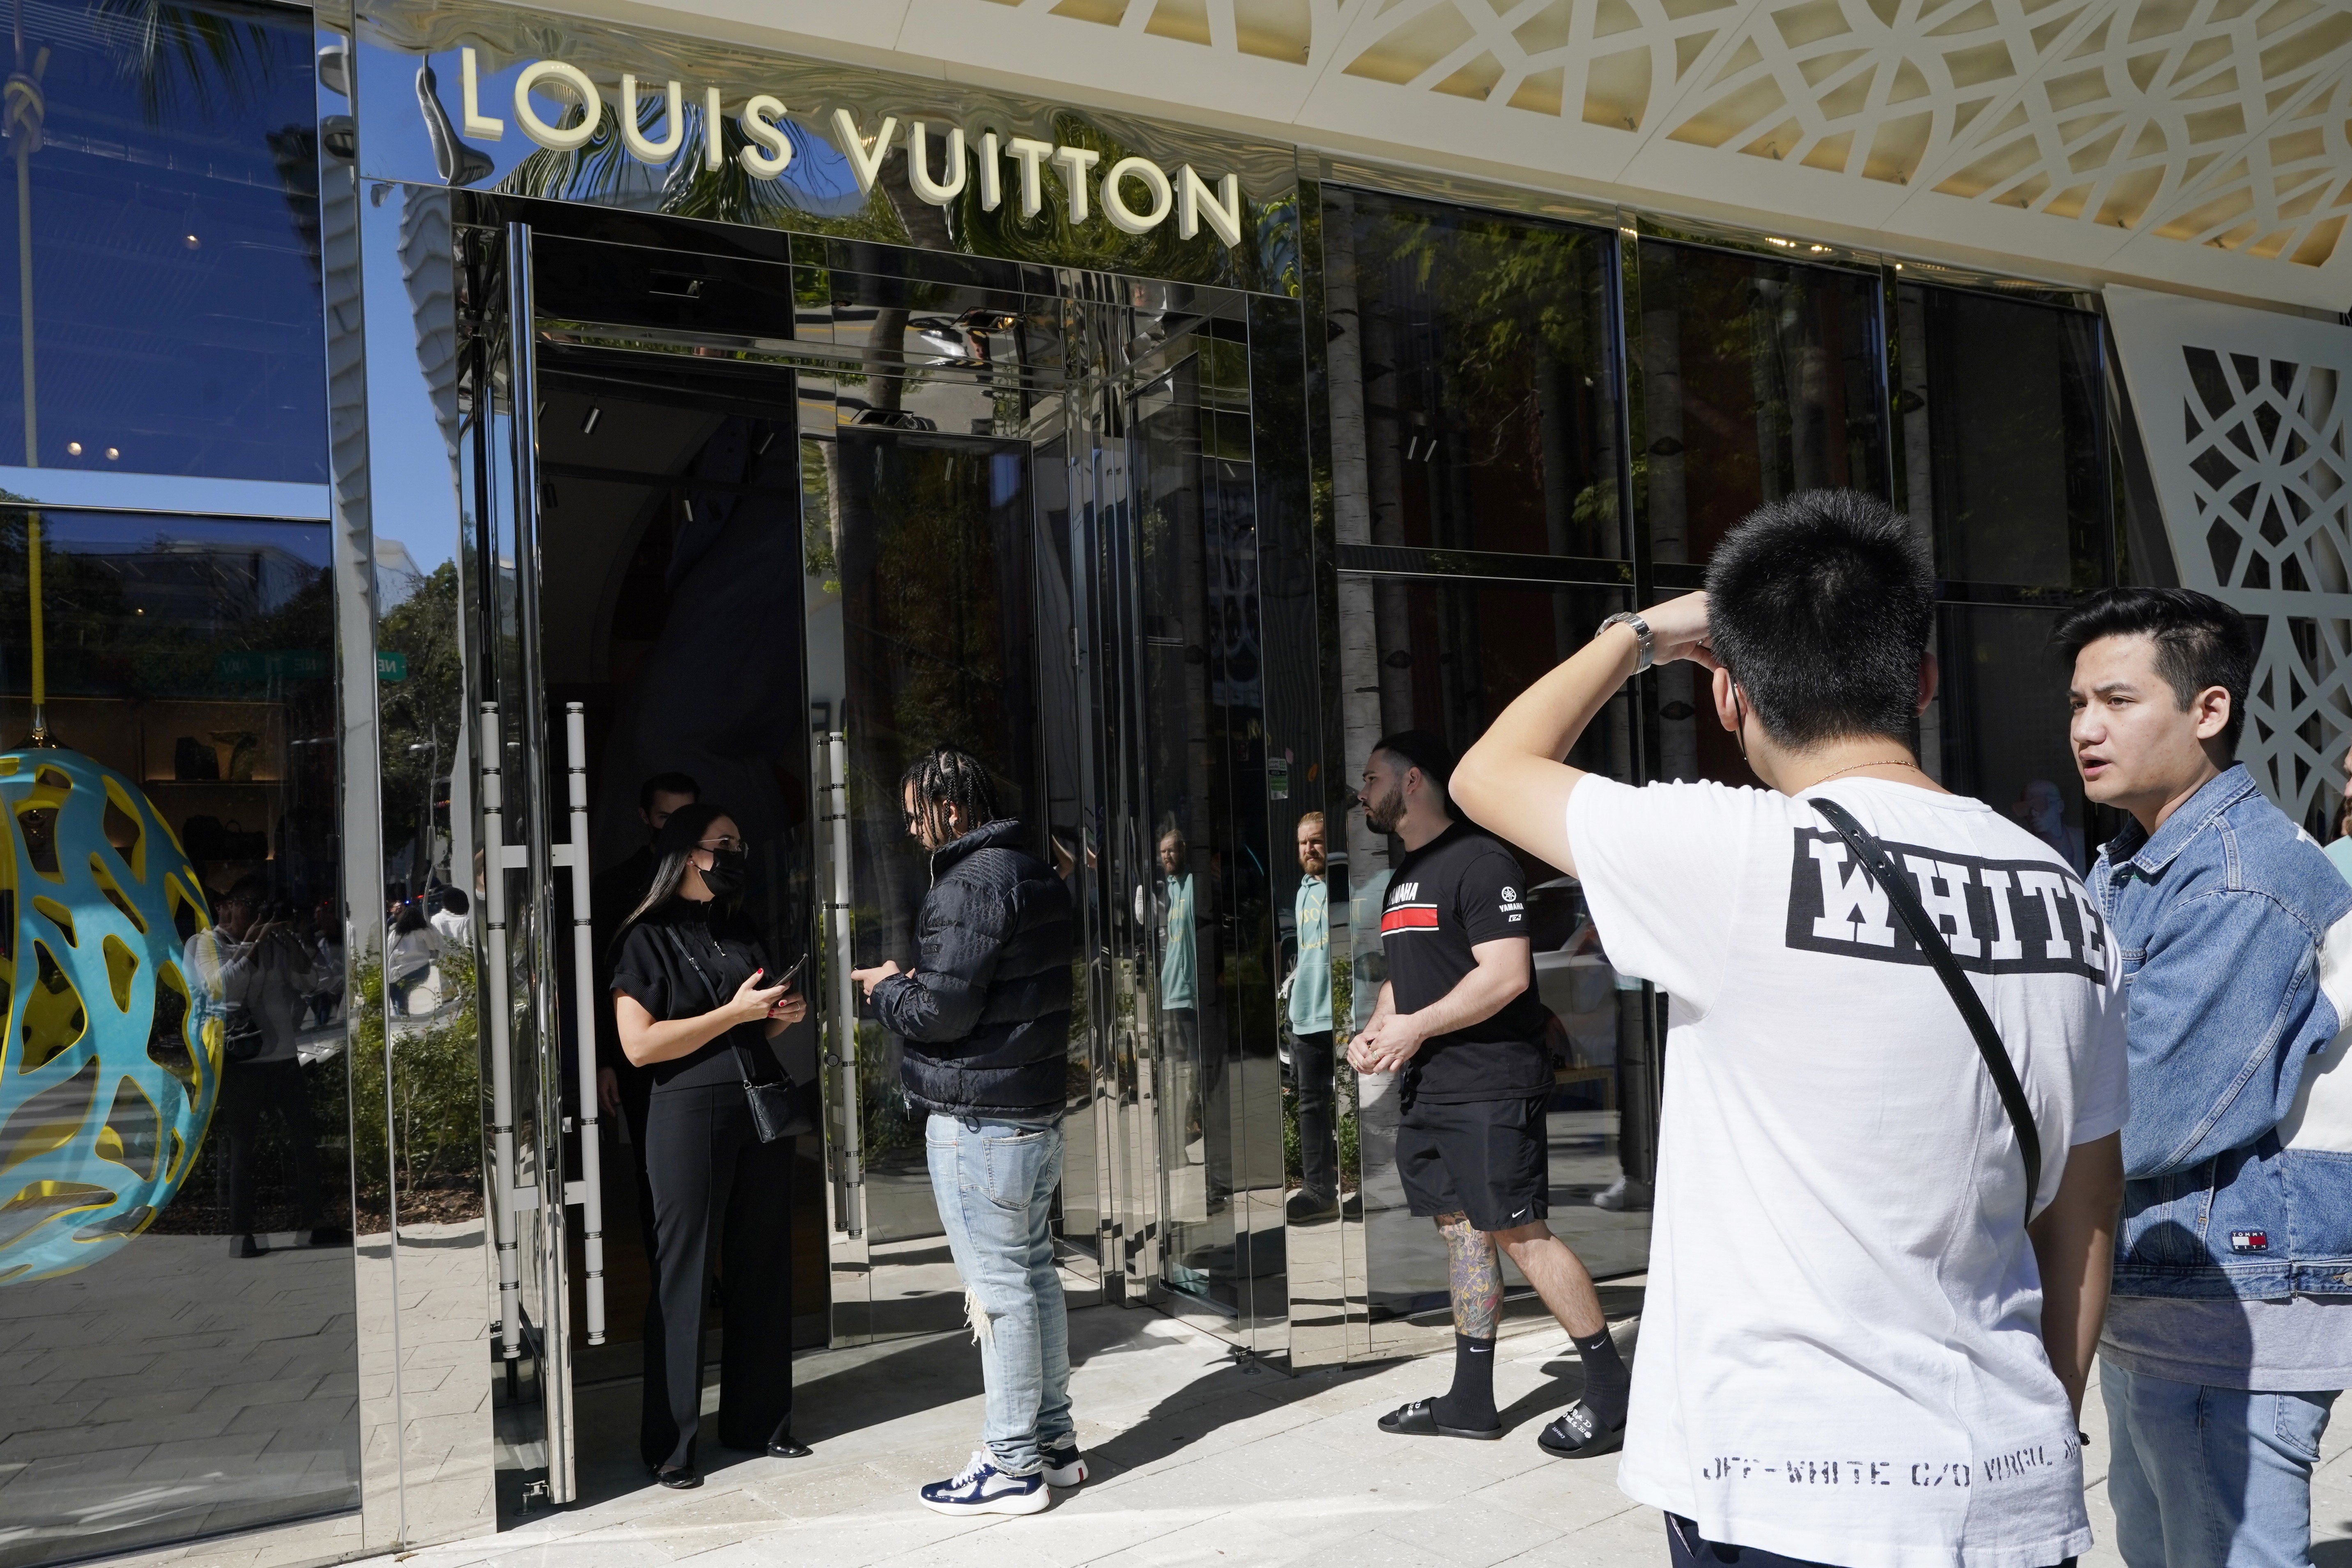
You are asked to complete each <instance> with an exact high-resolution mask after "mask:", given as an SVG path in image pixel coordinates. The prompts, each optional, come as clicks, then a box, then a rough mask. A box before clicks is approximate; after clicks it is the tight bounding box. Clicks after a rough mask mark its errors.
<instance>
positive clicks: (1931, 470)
mask: <svg viewBox="0 0 2352 1568" xmlns="http://www.w3.org/2000/svg"><path fill="white" fill-rule="evenodd" d="M1895 321H1896V337H1897V343H1898V346H1899V348H1900V350H1901V355H1900V363H1901V376H1902V381H1901V386H1900V388H1899V390H1897V392H1895V411H1896V413H1898V414H1899V415H1900V416H1901V419H1902V424H1903V467H1904V473H1905V478H1906V486H1905V489H1906V496H1907V501H1908V507H1909V510H1910V513H1911V516H1912V517H1913V518H1915V519H1916V521H1918V522H1919V523H1920V524H1921V525H1922V526H1924V527H1927V528H1929V529H1931V530H1932V531H1933V533H1934V536H1935V540H1936V574H1937V576H1938V577H1942V578H1945V579H1947V580H1952V581H1957V582H1979V583H2015V584H2021V585H2027V586H2032V587H2043V588H2061V589H2073V590H2074V591H2078V592H2080V591H2087V590H2090V589H2093V588H2096V587H2099V586H2100V585H2101V584H2103V583H2105V581H2106V580H2107V575H2108V572H2109V571H2110V570H2111V562H2110V560H2109V555H2110V550H2111V540H2112V537H2113V536H2112V527H2113V525H2112V521H2111V517H2110V512H2109V502H2108V469H2109V463H2108V456H2107V444H2106V439H2105V437H2106V409H2105V399H2104V397H2103V396H2102V388H2103V384H2104V383H2103V372H2102V368H2101V365H2100V362H2099V323H2098V318H2096V317H2095V316H2092V315H2089V314H2087V313H2085V312H2083V311H2079V310H2063V309H2058V308H2053V307H2050V306H2044V305H2036V304H2028V303H2025V302H2022V301H2020V300H2014V299H2003V298H1999V297H1997V296H1993V295H1988V294H1972V293H1968V292H1965V291H1963V290H1960V289H1956V288H1928V287H1916V286H1913V285H1909V284H1906V285H1905V286H1903V287H1901V288H1899V289H1897V290H1896V291H1895Z"/></svg>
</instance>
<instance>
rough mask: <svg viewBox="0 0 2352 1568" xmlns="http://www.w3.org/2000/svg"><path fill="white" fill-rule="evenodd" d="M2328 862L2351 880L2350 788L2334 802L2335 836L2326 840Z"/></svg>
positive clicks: (2346, 879)
mask: <svg viewBox="0 0 2352 1568" xmlns="http://www.w3.org/2000/svg"><path fill="white" fill-rule="evenodd" d="M2327 859H2328V862H2329V863H2330V864H2332V865H2333V866H2335V868H2336V870H2337V871H2338V872H2340V873H2343V877H2344V880H2345V881H2347V882H2352V789H2347V790H2346V791H2345V793H2344V798H2343V799H2342V800H2338V801H2336V836H2335V837H2334V838H2332V839H2330V840H2328V841H2327Z"/></svg>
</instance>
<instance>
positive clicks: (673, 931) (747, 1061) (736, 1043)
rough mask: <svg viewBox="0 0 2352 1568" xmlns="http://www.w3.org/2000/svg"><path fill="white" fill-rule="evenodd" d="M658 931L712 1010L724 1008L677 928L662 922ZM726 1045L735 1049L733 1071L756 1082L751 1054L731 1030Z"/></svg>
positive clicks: (712, 982) (715, 987)
mask: <svg viewBox="0 0 2352 1568" xmlns="http://www.w3.org/2000/svg"><path fill="white" fill-rule="evenodd" d="M658 929H659V930H660V932H661V934H662V935H663V936H667V937H668V938H669V945H670V947H671V948H672V949H673V950H674V951H675V952H676V953H677V956H679V957H681V958H683V959H685V960H686V967H688V968H689V969H692V970H693V971H694V973H695V976H696V977H697V978H698V979H700V980H701V982H702V988H703V989H704V990H706V991H709V993H710V1006H711V1008H712V1009H713V1010H714V1011H715V1010H717V1009H719V1008H721V1007H724V1006H725V1005H726V1003H727V998H725V997H722V996H720V995H719V982H718V981H716V980H714V979H712V978H711V977H710V971H709V970H708V969H706V968H704V967H702V961H701V960H700V959H699V958H697V957H696V956H694V949H693V948H691V947H689V946H687V944H686V938H685V937H683V936H679V935H678V934H677V926H675V925H669V924H668V923H667V922H664V923H663V924H662V925H660V927H659V928H658ZM727 1043H728V1044H729V1045H731V1046H733V1047H734V1048H735V1071H738V1072H740V1073H741V1074H742V1075H743V1082H746V1083H756V1082H759V1077H760V1075H759V1074H758V1073H757V1072H756V1071H753V1070H752V1067H751V1051H750V1049H749V1048H747V1047H746V1046H745V1045H744V1044H743V1042H742V1040H740V1039H739V1038H737V1036H736V1033H735V1030H731V1029H730V1030H728V1031H727Z"/></svg>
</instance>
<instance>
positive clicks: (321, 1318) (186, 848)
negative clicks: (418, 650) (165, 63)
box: [0, 511, 359, 1568]
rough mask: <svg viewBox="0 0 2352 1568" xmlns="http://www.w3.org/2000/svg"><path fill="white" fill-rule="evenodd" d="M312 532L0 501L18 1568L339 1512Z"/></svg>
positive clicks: (5, 1178) (336, 1015) (348, 1338)
mask: <svg viewBox="0 0 2352 1568" xmlns="http://www.w3.org/2000/svg"><path fill="white" fill-rule="evenodd" d="M36 524H37V529H38V535H37V550H38V560H39V564H40V567H41V573H40V577H39V579H38V583H39V587H38V590H37V606H38V612H39V613H38V616H37V617H36V615H35V614H34V613H33V612H32V607H33V606H34V605H35V603H36V600H35V597H34V594H35V590H34V586H33V581H32V580H30V578H29V574H28V570H27V569H28V566H29V565H30V564H31V563H32V560H33V559H34V554H33V550H34V548H35V542H36V541H35V526H36ZM327 542H328V541H327V530H326V528H324V527H321V526H316V525H306V524H287V523H257V522H229V521H212V520H201V519H189V518H178V517H170V518H167V517H132V516H121V515H101V514H79V513H65V514H59V513H47V514H41V515H38V517H36V516H35V515H34V514H30V513H26V512H24V511H7V512H4V513H0V605H5V610H0V734H5V735H6V736H7V737H9V738H10V739H11V740H12V741H16V742H17V744H16V749H15V750H13V751H10V752H7V753H5V754H0V800H5V804H6V807H7V813H8V821H9V824H10V827H11V829H12V831H11V832H10V834H9V846H8V850H7V852H6V860H7V869H8V878H7V881H8V884H9V887H10V888H11V890H12V894H11V896H8V897H6V898H5V900H0V909H5V911H6V918H7V920H8V921H9V924H10V929H9V931H8V932H7V933H6V936H5V956H0V971H5V976H6V979H7V984H6V988H5V993H0V994H5V997H6V1006H7V1009H8V1017H7V1019H6V1023H7V1028H6V1031H5V1048H0V1173H5V1174H0V1385H5V1387H6V1388H8V1389H9V1390H10V1392H11V1397H10V1398H8V1399H7V1400H6V1401H5V1402H0V1563H5V1564H9V1565H11V1568H13V1565H16V1564H28V1563H47V1562H53V1561H58V1560H61V1559H65V1558H71V1557H81V1556H84V1555H87V1554H89V1553H92V1552H121V1551H128V1550H131V1549H133V1548H136V1547H141V1546H145V1545H149V1544H152V1543H157V1542H165V1541H171V1540H175V1539H179V1538H182V1537H185V1536H189V1535H196V1534H204V1533H210V1532H213V1531H224V1530H233V1529H242V1528H247V1527H250V1526H255V1525H259V1524H264V1523H268V1522H272V1521H280V1520H286V1519H292V1518H299V1517H301V1516H303V1515H307V1514H314V1513H320V1512H327V1511H336V1510H341V1509H348V1508H352V1507H354V1506H356V1504H357V1503H358V1500H359V1424H358V1420H357V1398H358V1366H357V1360H356V1343H355V1326H354V1312H353V1282H352V1254H351V1250H350V1248H351V1239H352V1237H351V1230H350V1226H351V1221H352V1165H351V1148H350V1134H349V1128H350V1126H351V1113H350V1097H349V1095H350V1091H349V1085H348V1066H347V1062H346V1060H345V1056H344V1032H343V1023H342V1003H343V998H342V994H341V993H342V983H341V977H342V948H341V919H340V915H341V907H342V894H341V885H340V883H341V876H340V862H339V859H338V856H339V849H340V836H341V820H340V816H339V811H338V796H337V792H336V787H337V773H336V761H337V742H336V735H337V718H336V702H335V686H334V681H333V678H332V677H333V671H334V664H335V653H334V645H333V636H332V612H331V601H330V597H329V580H328V574H327V571H326V570H325V568H326V560H327ZM37 653H43V654H45V655H46V657H45V658H40V659H39V660H38V661H37V657H36V655H37ZM36 685H38V686H39V687H40V688H41V689H42V690H41V695H43V696H44V697H45V698H46V701H45V702H44V703H43V704H42V705H41V707H40V717H41V718H42V719H43V720H45V721H46V724H47V731H48V734H49V736H50V737H51V738H52V740H53V742H54V746H55V747H56V748H51V749H44V748H40V747H35V746H32V745H29V744H26V743H25V742H23V741H21V740H18V739H17V737H24V736H26V735H27V734H28V732H30V731H31V730H32V729H33V728H34V726H35V722H36V714H35V709H34V703H33V699H34V696H35V691H36ZM60 1128H69V1129H71V1131H70V1132H69V1133H68V1134H66V1135H65V1136H63V1137H62V1138H60V1136H59V1135H58V1130H59V1129H60Z"/></svg>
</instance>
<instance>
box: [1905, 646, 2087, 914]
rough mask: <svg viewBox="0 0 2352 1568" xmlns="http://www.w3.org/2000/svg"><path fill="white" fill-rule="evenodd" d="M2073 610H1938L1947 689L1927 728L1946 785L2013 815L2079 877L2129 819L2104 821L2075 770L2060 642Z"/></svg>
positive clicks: (1939, 654) (1929, 762)
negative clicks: (2055, 636)
mask: <svg viewBox="0 0 2352 1568" xmlns="http://www.w3.org/2000/svg"><path fill="white" fill-rule="evenodd" d="M2064 613H2065V612H2063V611H2060V610H2041V609H2022V608H2012V607H2009V606H2000V607H1991V606H1979V605H1966V604H1947V605H1944V606H1942V607H1941V608H1940V609H1939V610H1938V611H1937V622H1938V624H1937V663H1938V665H1939V668H1940V673H1941V675H1942V683H1941V690H1940V691H1939V692H1938V694H1937V698H1936V705H1935V706H1934V707H1933V708H1931V709H1930V710H1929V711H1928V715H1927V723H1929V724H1931V725H1933V727H1934V729H1935V732H1936V733H1935V738H1936V739H1937V741H1938V742H1939V743H1940V746H1941V762H1942V766H1941V768H1940V769H1938V768H1937V763H1936V762H1935V761H1934V760H1933V759H1926V760H1927V767H1928V768H1929V770H1930V771H1931V772H1935V773H1936V774H1937V779H1938V780H1939V781H1940V782H1941V783H1942V784H1943V786H1944V787H1945V788H1946V789H1951V790H1954V791H1956V792H1957V793H1959V794H1962V795H1973V796H1975V797H1976V798H1977V799H1978V800H1982V801H1984V802H1985V803H1986V804H1987V805H1989V806H1991V807H1992V808H1994V809H1995V810H2002V811H2007V812H2008V813H2010V815H2011V816H2012V817H2014V818H2016V819H2017V820H2018V821H2021V822H2022V823H2023V824H2024V825H2025V827H2026V830H2027V831H2030V832H2032V834H2033V835H2034V836H2035V837H2036V838H2039V839H2041V840H2042V841H2044V842H2046V843H2048V844H2049V845H2050V846H2051V847H2052V848H2053V849H2055V850H2056V851H2057V852H2059V853H2060V854H2062V855H2063V856H2065V857H2066V859H2067V861H2068V862H2070V863H2071V864H2072V865H2073V866H2074V869H2075V870H2076V871H2078V872H2079V871H2084V870H2087V869H2088V868H2089V865H2090V862H2089V859H2088V858H2087V855H2088V852H2095V851H2096V849H2097V848H2098V846H2099V844H2100V842H2101V841H2103V840H2104V839H2105V837H2106V836H2107V835H2108V834H2109V833H2111V832H2112V831H2115V829H2116V826H2118V825H2119V824H2120V822H2121V821H2122V819H2121V818H2120V817H2119V816H2117V815H2116V813H2114V812H2111V811H2100V812H2099V813H2098V815H2099V816H2101V817H2104V818H2105V821H2097V820H2095V818H2094V808H2093V807H2092V806H2091V804H2090V802H2089V801H2088V800H2085V799H2084V795H2083V780H2082V776H2081V775H2080V774H2079V773H2077V772H2076V771H2075V769H2074V748H2073V747H2072V746H2070V745H2069V744H2068V742H2067V739H2066V727H2067V722H2068V717H2069V715H2068V712H2067V707H2066V682H2067V678H2068V676H2069V675H2070V674H2072V671H2071V670H2070V669H2069V668H2068V666H2067V664H2066V661H2065V659H2064V658H2063V656H2062V655H2061V654H2060V653H2058V651H2057V650H2056V649H2055V648H2053V647H2052V646H2051V643H2050V638H2051V634H2052V633H2053V632H2055V631H2056V630H2057V629H2058V622H2059V621H2060V620H2062V619H2063V616H2064ZM1923 738H1926V737H1923Z"/></svg>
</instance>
